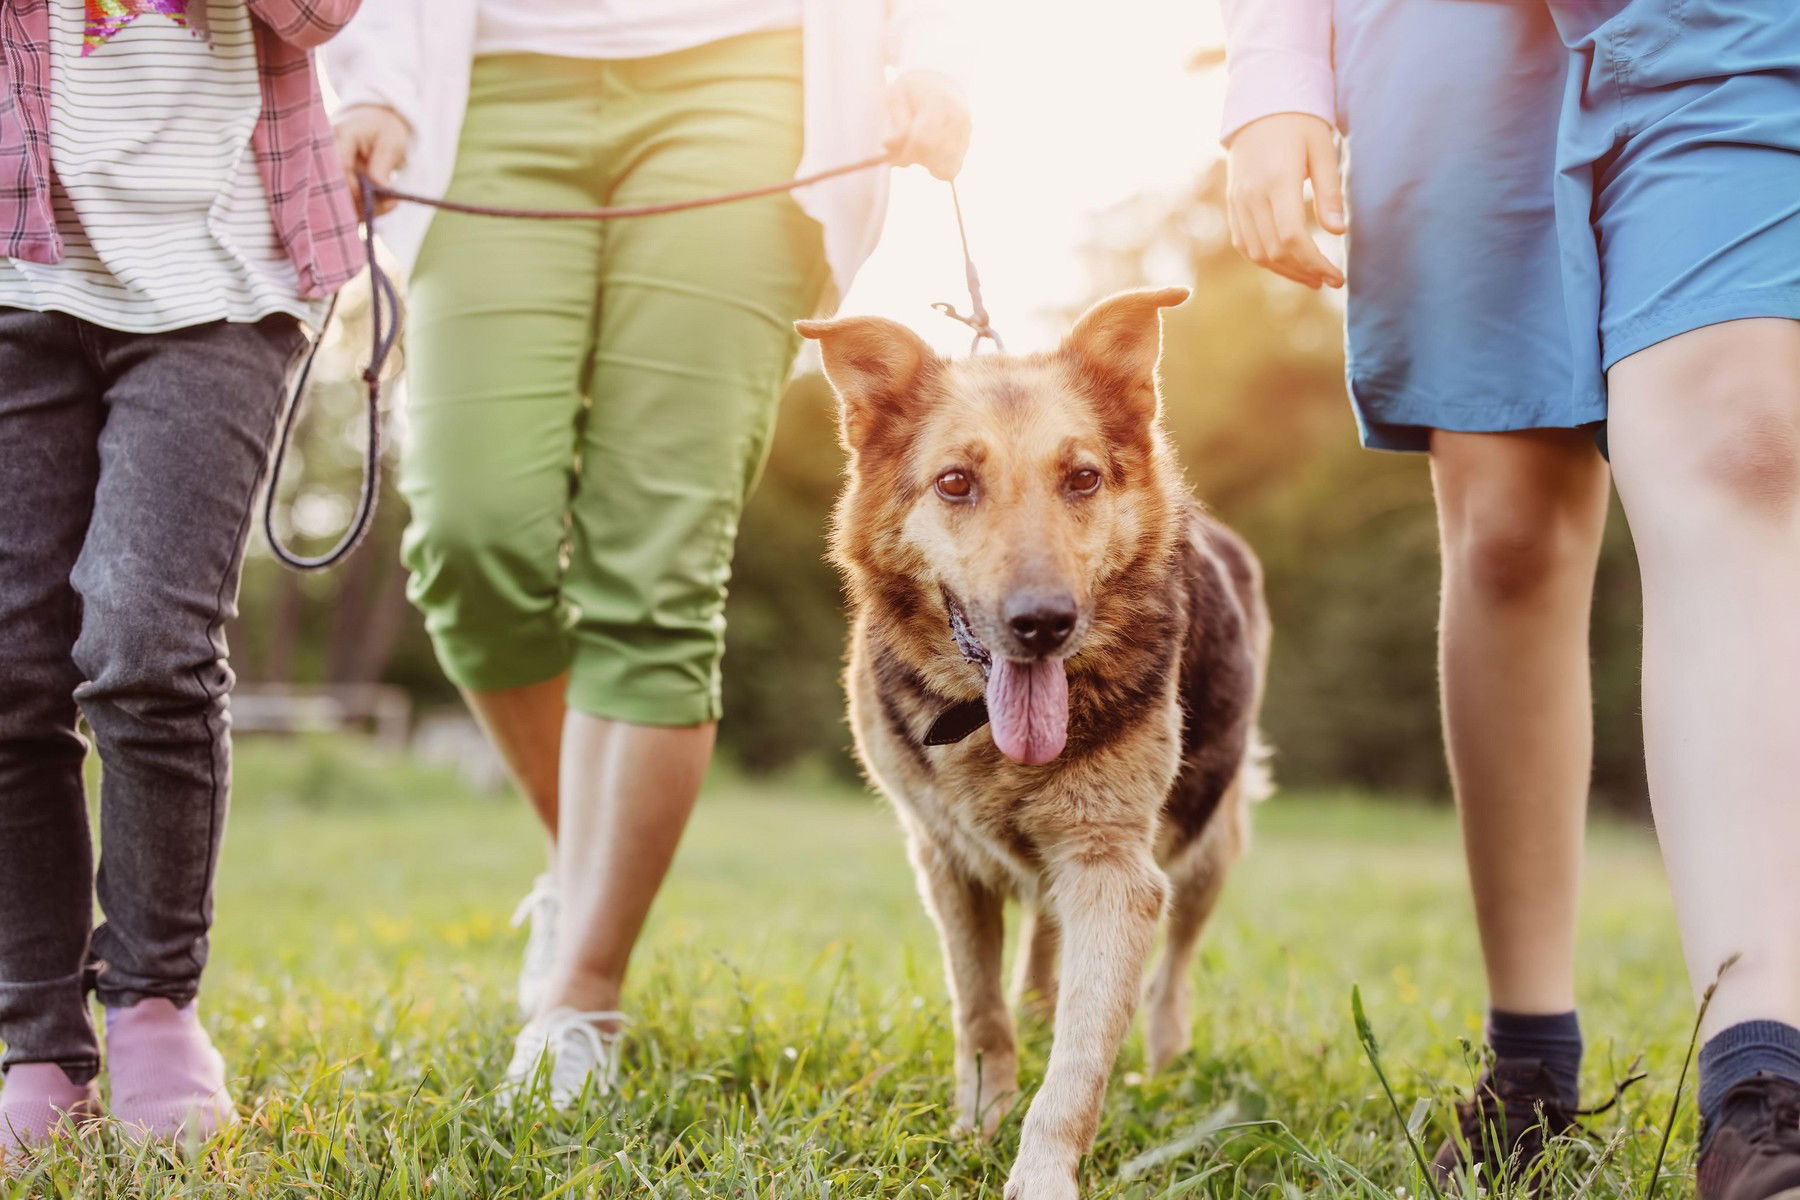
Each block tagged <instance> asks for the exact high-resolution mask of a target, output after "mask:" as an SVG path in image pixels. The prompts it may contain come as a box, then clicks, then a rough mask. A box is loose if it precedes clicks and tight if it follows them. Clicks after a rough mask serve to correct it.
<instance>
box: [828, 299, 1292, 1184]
mask: <svg viewBox="0 0 1800 1200" xmlns="http://www.w3.org/2000/svg"><path fill="white" fill-rule="evenodd" d="M1187 294H1188V293H1187V292H1186V290H1185V289H1181V288H1171V289H1165V290H1160V291H1137V292H1127V293H1124V294H1122V295H1118V296H1114V297H1113V298H1111V299H1109V300H1105V301H1103V302H1101V303H1099V304H1097V305H1095V306H1094V307H1093V308H1092V309H1090V310H1089V311H1088V312H1087V313H1086V314H1085V315H1084V316H1083V317H1081V319H1080V320H1079V321H1078V322H1077V323H1076V325H1075V327H1074V330H1073V332H1072V333H1070V335H1069V336H1068V338H1067V340H1066V341H1064V343H1063V344H1062V345H1061V346H1060V347H1059V348H1058V349H1057V350H1056V351H1054V352H1052V353H1047V354H1036V355H1025V356H1004V355H990V356H982V357H973V358H970V359H967V360H962V361H950V360H946V359H943V358H940V357H938V356H937V355H935V354H934V353H933V352H932V351H931V349H930V348H929V347H928V346H926V344H925V343H924V342H923V341H921V340H920V339H919V338H918V337H917V336H916V335H915V334H913V333H912V332H910V331H909V330H907V329H906V328H905V327H903V326H901V325H898V324H895V323H894V322H892V321H886V320H881V319H879V318H874V317H851V318H846V319H842V320H834V321H803V322H801V323H800V325H799V327H798V328H799V330H800V332H801V333H802V334H804V335H805V336H807V337H809V338H816V339H817V340H818V341H819V343H820V350H821V354H822V357H823V360H824V366H825V373H826V376H827V377H828V378H829V379H830V381H831V384H832V386H833V388H834V389H835V390H836V392H837V395H838V398H839V401H840V414H841V433H842V438H843V442H844V445H845V447H846V448H847V449H848V451H849V467H848V480H847V484H846V486H845V488H844V491H843V494H842V496H841V498H840V500H839V502H838V507H837V514H836V520H835V528H834V532H833V543H832V556H833V559H834V560H835V561H836V563H837V564H838V566H839V567H840V568H841V569H842V571H843V572H844V574H845V576H846V578H847V581H848V589H849V595H850V602H851V608H852V615H853V628H852V633H851V643H850V658H849V670H848V676H847V690H848V692H849V700H850V721H851V725H852V727H853V728H854V730H855V736H856V745H857V750H858V753H859V755H860V756H861V759H862V762H863V765H864V766H865V768H866V769H867V771H868V773H869V776H870V778H871V779H872V780H873V782H874V783H875V785H876V786H877V787H879V788H880V789H881V790H882V791H883V792H885V793H886V794H887V795H888V796H889V797H890V798H891V799H892V801H893V804H894V807H895V808H896V810H897V811H898V812H899V815H900V821H901V824H902V825H904V826H905V829H906V835H907V840H908V843H909V847H910V851H911V857H912V862H913V866H914V869H915V872H916V874H917V876H918V881H919V891H920V893H921V894H922V896H923V898H924V901H925V905H926V907H927V908H928V909H929V910H930V912H931V915H932V917H933V919H934V920H935V921H936V924H937V927H938V932H939V934H940V936H941V939H942V943H943V950H944V960H945V964H946V972H947V974H948V977H949V982H950V993H951V1004H952V1007H953V1009H954V1024H955V1033H956V1068H955V1069H956V1104H957V1109H958V1125H959V1127H962V1128H966V1129H970V1130H975V1131H979V1132H980V1133H982V1134H989V1133H992V1132H993V1130H994V1129H995V1127H996V1126H997V1125H998V1123H999V1121H1000V1119H1001V1117H1002V1116H1003V1115H1004V1114H1005V1113H1006V1112H1007V1110H1008V1109H1009V1108H1010V1107H1011V1105H1012V1103H1013V1101H1014V1100H1015V1099H1016V1098H1017V1093H1018V1057H1017V1053H1016V1049H1015V1042H1014V1037H1013V1023H1012V1020H1011V1017H1010V1016H1009V1013H1008V1006H1007V999H1006V997H1005V995H1004V994H1003V990H1002V984H1001V946H1002V940H1003V932H1004V931H1003V914H1002V908H1003V905H1004V902H1005V900H1006V898H1007V897H1009V896H1015V897H1018V898H1020V899H1021V900H1022V901H1023V903H1024V905H1025V906H1026V908H1027V909H1028V914H1029V915H1028V921H1029V928H1028V931H1027V932H1026V933H1025V935H1024V937H1023V938H1022V941H1021V951H1020V954H1019V956H1018V964H1017V969H1016V971H1015V983H1014V991H1015V993H1016V998H1017V999H1018V1000H1019V1001H1020V1002H1021V1003H1022V1004H1026V1005H1030V1006H1035V1007H1036V1008H1038V1009H1039V1010H1040V1011H1042V1012H1044V1014H1045V1015H1046V1016H1053V1019H1054V1045H1053V1047H1052V1049H1051V1052H1050V1061H1049V1065H1048V1068H1047V1070H1046V1072H1045V1075H1044V1082H1043V1086H1042V1088H1041V1089H1040V1090H1039V1092H1038V1094H1037V1097H1036V1099H1035V1101H1034V1102H1033V1103H1032V1105H1031V1108H1030V1111H1029V1112H1028V1113H1027V1115H1026V1117H1025V1121H1024V1126H1023V1129H1022V1131H1021V1139H1020V1146H1019V1155H1018V1159H1017V1161H1016V1162H1015V1164H1014V1166H1013V1169H1012V1172H1011V1175H1010V1177H1009V1179H1008V1182H1007V1186H1006V1196H1007V1197H1008V1198H1009V1200H1065V1198H1068V1197H1073V1196H1075V1195H1076V1169H1077V1166H1078V1165H1079V1162H1080V1159H1081V1156H1082V1155H1083V1154H1085V1153H1086V1152H1087V1150H1088V1148H1089V1146H1090V1145H1091V1143H1092V1141H1093V1138H1094V1133H1095V1130H1096V1128H1097V1127H1098V1125H1099V1120H1100V1106H1101V1101H1102V1100H1103V1098H1104V1096H1105V1091H1106V1081H1107V1075H1108V1074H1109V1073H1110V1071H1111V1069H1112V1065H1113V1060H1114V1058H1115V1057H1116V1056H1117V1053H1118V1049H1119V1044H1120V1042H1121V1041H1122V1040H1123V1038H1124V1036H1125V1033H1126V1030H1127V1028H1128V1027H1129V1025H1130V1024H1131V1018H1132V1013H1133V1010H1134V1008H1135V1007H1136V1004H1137V1000H1138V995H1139V987H1140V983H1139V981H1140V979H1141V976H1142V973H1143V968H1144V964H1145V961H1146V958H1147V956H1148V955H1149V952H1150V946H1151V942H1152V941H1153V940H1154V938H1155V936H1156V931H1157V923H1158V919H1159V918H1160V917H1162V916H1163V915H1164V913H1165V912H1166V913H1167V916H1168V924H1167V928H1166V938H1165V949H1164V951H1163V956H1162V959H1161V962H1160V964H1159V965H1158V967H1157V969H1156V972H1155V974H1154V976H1153V977H1152V978H1151V980H1150V982H1149V985H1148V988H1147V990H1146V991H1145V1003H1146V1008H1147V1020H1146V1024H1147V1044H1148V1052H1149V1059H1150V1062H1151V1065H1152V1066H1153V1067H1161V1066H1163V1065H1165V1064H1167V1063H1168V1062H1169V1061H1170V1060H1171V1059H1173V1058H1175V1057H1176V1056H1177V1055H1179V1054H1180V1053H1182V1052H1183V1051H1184V1050H1185V1049H1186V1048H1187V1046H1188V1042H1189V1036H1190V1019H1189V1012H1188V1005H1189V983H1188V978H1187V971H1188V965H1189V961H1190V959H1191V957H1192V955H1193V951H1194V945H1195V942H1196V940H1197V939H1198V937H1199V934H1200V930H1201V927H1202V926H1203V925H1204V924H1205V922H1206V919H1207V916H1208V914H1209V913H1210V912H1211V910H1212V907H1213V903H1214V901H1215V900H1216V899H1217V897H1218V895H1219V890H1220V887H1221V885H1222V884H1223V882H1224V879H1225V874H1226V871H1227V870H1228V869H1229V868H1230V866H1231V865H1232V863H1233V862H1234V861H1235V860H1236V859H1237V857H1238V856H1239V855H1240V854H1241V853H1242V851H1243V849H1244V847H1245V843H1246V839H1247V836H1248V811H1247V810H1248V806H1249V804H1250V803H1251V801H1252V800H1254V799H1257V798H1259V797H1260V794H1261V793H1262V791H1263V790H1264V788H1265V784H1264V782H1263V773H1262V770H1261V761H1260V755H1259V751H1258V745H1259V742H1258V736H1257V729H1256V722H1257V710H1258V706H1259V704H1260V700H1261V694H1262V684H1263V677H1264V667H1265V662H1266V658H1267V649H1268V643H1269V620H1268V614H1267V610H1266V608H1265V607H1264V603H1263V598H1262V582H1261V572H1260V568H1259V567H1258V565H1257V562H1256V559H1255V557H1254V556H1253V555H1252V554H1251V552H1250V550H1249V548H1248V547H1247V546H1246V545H1245V544H1244V543H1243V542H1242V541H1240V540H1239V539H1238V538H1237V537H1236V536H1235V535H1234V534H1232V533H1231V532H1230V531H1229V530H1227V529H1225V528H1224V527H1223V526H1222V525H1220V524H1219V523H1218V522H1216V521H1214V520H1212V519H1211V518H1210V517H1208V516H1207V515H1206V514H1205V513H1204V512H1202V510H1201V508H1200V506H1199V505H1198V504H1197V503H1195V502H1194V500H1193V499H1192V498H1191V497H1190V496H1189V495H1188V493H1187V491H1186V488H1185V486H1184V484H1183V483H1182V480H1181V477H1180V472H1179V469H1178V467H1177V465H1176V462H1175V459H1174V455H1173V453H1172V452H1171V450H1170V447H1169V444H1168V440H1167V438H1166V436H1165V434H1164V432H1163V429H1162V423H1161V418H1160V399H1159V390H1158V384H1157V377H1156V365H1157V360H1158V357H1159V355H1160V352H1161V342H1162V330H1161V316H1160V312H1159V310H1160V309H1162V308H1164V307H1167V306H1169V305H1173V304H1179V303H1180V302H1181V301H1182V300H1184V299H1186V297H1187ZM984 726H985V727H986V728H985V729H984V728H983V727H984ZM1059 951H1060V957H1061V960H1062V965H1061V978H1060V981H1059V979H1058V971H1057V958H1058V955H1059Z"/></svg>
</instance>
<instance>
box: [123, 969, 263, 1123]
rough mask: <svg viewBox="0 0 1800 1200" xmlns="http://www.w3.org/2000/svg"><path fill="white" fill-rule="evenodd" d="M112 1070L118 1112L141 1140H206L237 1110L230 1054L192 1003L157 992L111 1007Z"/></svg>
mask: <svg viewBox="0 0 1800 1200" xmlns="http://www.w3.org/2000/svg"><path fill="white" fill-rule="evenodd" d="M106 1071H107V1074H108V1075H110V1076H111V1077H112V1113H113V1116H114V1117H116V1118H117V1119H118V1121H119V1123H120V1125H121V1126H122V1127H123V1129H124V1132H125V1134H126V1136H128V1137H131V1138H134V1139H136V1140H139V1141H142V1140H144V1139H146V1138H154V1139H157V1140H159V1141H174V1140H177V1139H181V1140H192V1141H205V1140H206V1139H207V1138H210V1137H211V1136H212V1135H213V1134H215V1133H217V1132H218V1131H219V1129H220V1128H221V1127H223V1126H225V1125H229V1124H231V1122H232V1121H234V1120H235V1119H236V1117H237V1114H236V1111H235V1110H234V1109H233V1108H232V1104H231V1095H230V1093H229V1092H227V1091H226V1090H225V1060H224V1059H223V1058H221V1057H219V1052H218V1051H217V1050H215V1049H214V1048H213V1044H212V1039H211V1038H209V1037H207V1036H206V1030H205V1029H203V1028H201V1026H200V1015H199V1012H198V1011H197V1009H196V1007H195V1006H194V1005H192V1004H189V1005H187V1006H186V1007H184V1008H176V1007H175V1005H174V1004H173V1003H171V1002H170V1001H168V1000H163V999H160V998H157V997H152V998H150V999H147V1000H140V1001H138V1002H137V1003H136V1004H133V1005H131V1006H130V1007H129V1008H108V1009H107V1010H106Z"/></svg>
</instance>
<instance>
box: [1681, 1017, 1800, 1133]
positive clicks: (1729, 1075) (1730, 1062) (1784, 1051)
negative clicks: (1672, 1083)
mask: <svg viewBox="0 0 1800 1200" xmlns="http://www.w3.org/2000/svg"><path fill="white" fill-rule="evenodd" d="M1759 1071H1766V1072H1768V1073H1769V1074H1771V1075H1779V1076H1780V1077H1781V1078H1783V1079H1788V1080H1792V1081H1793V1082H1794V1083H1800V1029H1795V1028H1794V1027H1793V1026H1792V1025H1784V1024H1782V1023H1781V1022H1780V1021H1744V1022H1742V1023H1741V1024H1738V1025H1733V1026H1731V1028H1729V1029H1725V1030H1722V1031H1721V1032H1719V1033H1718V1034H1716V1035H1714V1036H1713V1037H1712V1038H1710V1039H1708V1040H1707V1043H1706V1045H1704V1046H1702V1047H1700V1117H1701V1119H1702V1120H1704V1121H1705V1122H1706V1124H1707V1125H1708V1126H1709V1127H1710V1126H1712V1125H1714V1124H1715V1123H1716V1122H1717V1121H1718V1119H1719V1117H1720V1115H1721V1111H1720V1110H1722V1109H1723V1108H1724V1107H1725V1093H1726V1092H1728V1091H1730V1090H1731V1089H1732V1086H1733V1085H1734V1084H1739V1083H1742V1082H1743V1081H1744V1080H1746V1079H1748V1078H1750V1077H1751V1076H1752V1075H1755V1074H1756V1073H1757V1072H1759Z"/></svg>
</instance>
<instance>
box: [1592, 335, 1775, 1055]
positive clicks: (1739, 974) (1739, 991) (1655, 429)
mask: <svg viewBox="0 0 1800 1200" xmlns="http://www.w3.org/2000/svg"><path fill="white" fill-rule="evenodd" d="M1610 382H1611V392H1612V401H1611V414H1612V416H1611V442H1612V453H1613V462H1614V469H1615V471H1616V472H1617V475H1618V480H1619V495H1620V497H1621V499H1623V500H1624V502H1625V511H1626V515H1627V516H1628V517H1629V518H1630V519H1631V528H1632V533H1633V536H1634V537H1635V539H1636V541H1637V548H1638V558H1639V561H1640V563H1641V564H1642V567H1643V576H1644V743H1645V747H1646V750H1647V759H1648V767H1649V775H1650V795H1651V799H1652V801H1653V805H1654V808H1655V812H1656V827H1657V834H1658V837H1659V838H1660V839H1661V841H1662V847H1663V860H1664V862H1665V863H1666V864H1667V866H1668V872H1669V883H1670V886H1671V888H1672V889H1673V891H1674V894H1675V906H1676V913H1677V916H1678V918H1679V921H1680V925H1681V936H1682V944H1683V947H1684V948H1685V950H1686V954H1687V963H1688V974H1689V977H1690V978H1691V980H1692V982H1693V985H1694V988H1695V991H1696V993H1698V992H1699V991H1700V990H1701V989H1704V988H1705V987H1706V986H1707V984H1709V983H1710V982H1711V981H1712V979H1713V977H1714V976H1715V974H1716V973H1717V972H1718V970H1719V968H1720V966H1721V964H1722V963H1724V962H1725V961H1726V960H1727V959H1728V958H1729V957H1731V956H1732V955H1734V954H1736V955H1741V956H1742V957H1741V958H1740V959H1739V961H1738V963H1737V965H1736V966H1734V967H1732V968H1731V970H1730V971H1729V972H1727V973H1726V975H1725V977H1724V979H1723V980H1722V981H1721V983H1720V987H1719V991H1718V994H1717V996H1716V997H1715V998H1714V1000H1713V1004H1712V1007H1711V1009H1710V1010H1709V1011H1708V1013H1707V1018H1706V1025H1705V1027H1704V1029H1703V1030H1702V1033H1703V1035H1704V1036H1708V1037H1710V1036H1711V1035H1712V1034H1715V1033H1717V1032H1718V1031H1720V1030H1722V1029H1725V1028H1727V1027H1728V1026H1731V1025H1734V1024H1737V1023H1738V1022H1740V1021H1746V1020H1757V1019H1766V1020H1774V1021H1783V1022H1786V1023H1788V1024H1790V1025H1800V869H1797V868H1800V862H1797V861H1796V859H1797V855H1800V736H1797V728H1796V721H1797V720H1800V322H1793V321H1781V320H1752V321H1733V322H1730V323H1728V324H1723V325H1715V326H1711V327H1708V328H1705V329H1700V330H1696V331H1695V332H1692V333H1688V334H1683V335H1682V336H1680V337H1677V338H1674V339H1671V340H1670V341H1667V342H1663V343H1661V344H1660V345H1656V346H1652V347H1651V348H1650V349H1648V350H1644V351H1642V352H1640V353H1638V354H1635V355H1633V356H1631V357H1630V358H1628V359H1626V360H1624V361H1623V362H1621V363H1619V364H1618V365H1617V366H1615V367H1614V368H1613V370H1612V373H1611V379H1610Z"/></svg>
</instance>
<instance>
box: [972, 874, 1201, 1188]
mask: <svg viewBox="0 0 1800 1200" xmlns="http://www.w3.org/2000/svg"><path fill="white" fill-rule="evenodd" d="M1049 870H1050V874H1051V881H1050V901H1051V903H1052V904H1053V905H1054V907H1055V911H1056V914H1057V917H1058V919H1059V921H1060V922H1061V925H1062V971H1061V977H1060V979H1059V981H1058V986H1057V993H1058V1000H1057V1006H1056V1034H1055V1040H1054V1042H1053V1043H1052V1044H1051V1047H1050V1064H1049V1066H1048V1068H1046V1070H1045V1072H1044V1085H1043V1086H1042V1087H1041V1088H1039V1089H1038V1094H1037V1097H1036V1099H1034V1100H1033V1101H1032V1102H1031V1110H1030V1111H1029V1112H1027V1113H1026V1114H1025V1124H1024V1128H1023V1130H1022V1131H1021V1133H1020V1136H1019V1157H1018V1160H1017V1161H1016V1162H1014V1164H1013V1169H1012V1173H1011V1175H1010V1176H1008V1178H1007V1181H1006V1200H1075V1195H1076V1186H1075V1170H1076V1167H1077V1166H1078V1165H1079V1164H1080V1162H1081V1156H1082V1155H1083V1154H1086V1153H1087V1151H1088V1148H1089V1147H1090V1146H1091V1145H1093V1141H1094V1134H1095V1132H1096V1131H1097V1130H1098V1129H1099V1127H1100V1106H1101V1102H1102V1101H1103V1100H1104V1099H1105V1098H1106V1079H1107V1076H1108V1075H1109V1074H1111V1072H1112V1067H1113V1062H1114V1060H1115V1059H1116V1058H1117V1057H1118V1054H1119V1043H1120V1042H1122V1041H1123V1040H1124V1039H1125V1031H1126V1030H1127V1029H1129V1028H1130V1026H1131V1014H1132V1010H1133V1009H1135V1008H1136V1007H1137V995H1138V981H1139V979H1140V978H1141V977H1142V974H1143V970H1144V960H1145V959H1146V958H1147V957H1149V954H1150V943H1151V942H1153V941H1155V939H1156V919H1157V917H1158V916H1159V915H1160V914H1161V913H1162V909H1163V899H1164V897H1165V895H1166V893H1167V891H1168V881H1167V880H1166V879H1165V878H1164V877H1163V873H1162V872H1161V871H1160V870H1158V869H1157V867H1156V864H1155V863H1154V862H1153V861H1151V858H1150V856H1149V854H1148V853H1147V852H1140V853H1135V854H1134V853H1132V852H1130V851H1126V850H1118V851H1115V852H1112V853H1103V854H1102V853H1089V854H1080V855H1073V856H1071V857H1069V858H1067V859H1065V860H1064V861H1062V862H1059V863H1056V864H1055V865H1053V866H1052V867H1050V868H1049Z"/></svg>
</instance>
